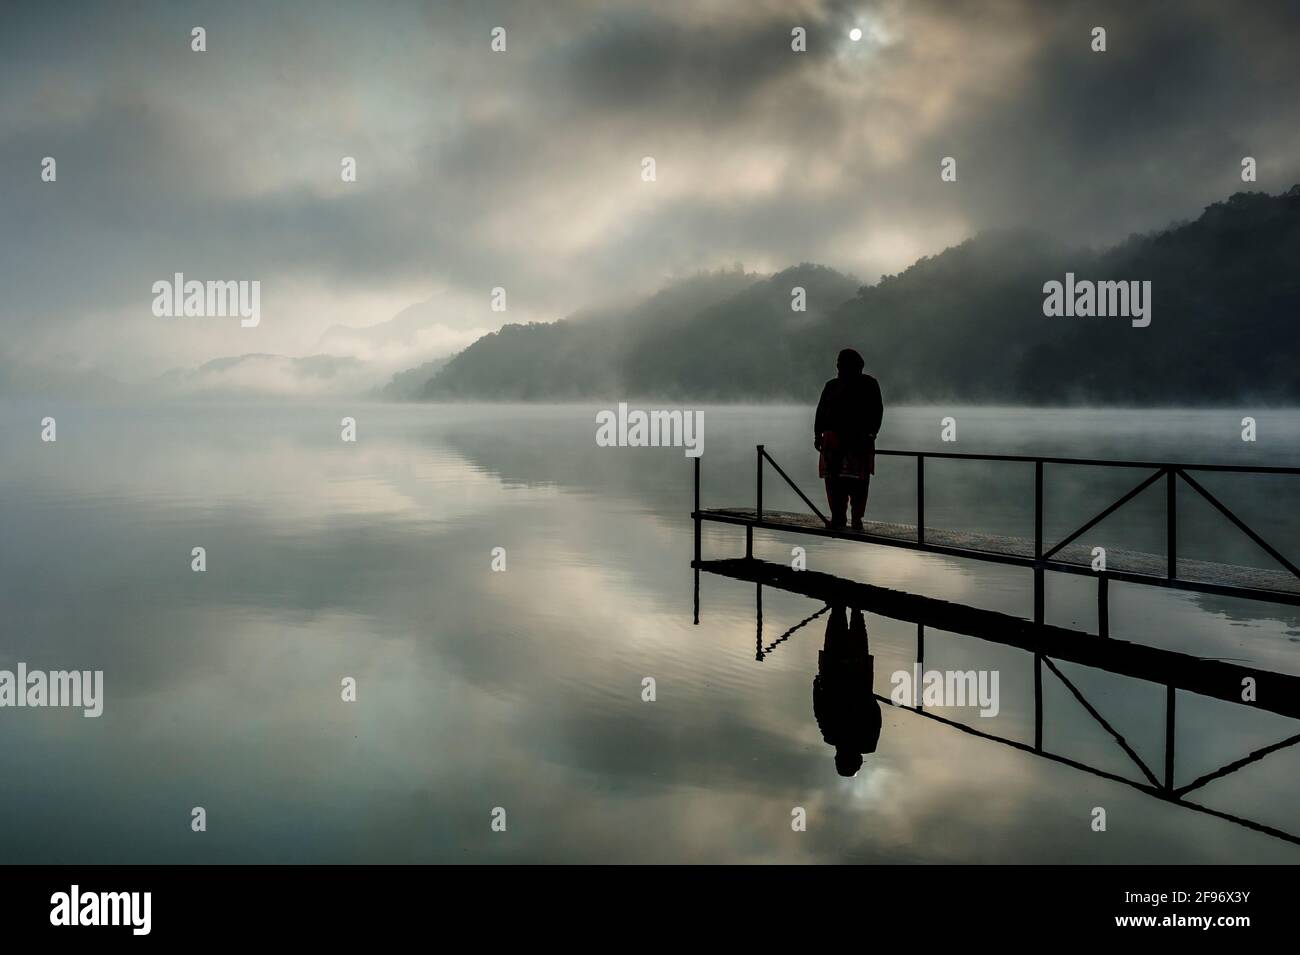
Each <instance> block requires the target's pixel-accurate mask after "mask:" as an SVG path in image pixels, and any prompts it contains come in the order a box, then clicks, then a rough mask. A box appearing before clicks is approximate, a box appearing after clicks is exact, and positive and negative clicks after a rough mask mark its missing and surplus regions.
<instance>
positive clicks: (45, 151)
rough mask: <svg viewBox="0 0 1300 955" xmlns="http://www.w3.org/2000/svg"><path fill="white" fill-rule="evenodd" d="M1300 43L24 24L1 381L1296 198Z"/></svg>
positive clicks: (711, 21) (894, 263) (758, 9)
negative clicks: (183, 296)
mask: <svg viewBox="0 0 1300 955" xmlns="http://www.w3.org/2000/svg"><path fill="white" fill-rule="evenodd" d="M196 26H201V27H203V28H204V29H205V30H206V32H207V50H206V52H201V53H199V52H193V51H192V50H191V49H190V44H191V30H192V29H193V28H194V27H196ZM498 26H500V27H504V28H505V30H506V51H505V52H504V53H494V52H493V51H492V50H491V48H490V42H491V31H492V29H493V28H494V27H498ZM1096 26H1101V27H1104V28H1105V29H1106V31H1107V47H1108V49H1107V52H1105V53H1094V52H1093V51H1092V50H1091V48H1090V44H1091V35H1090V34H1091V31H1092V28H1093V27H1096ZM796 27H803V28H805V29H806V31H807V51H806V52H803V53H796V52H794V51H793V50H792V49H791V31H792V30H793V29H794V28H796ZM854 28H856V29H858V30H861V31H862V32H861V38H860V39H858V40H856V41H855V40H853V39H851V38H850V31H851V30H853V29H854ZM1297 48H1300V6H1297V5H1296V4H1295V3H1294V2H1293V0H1281V2H1274V3H1266V2H1252V3H1249V4H1238V3H1227V2H1217V3H1211V2H1204V0H1185V2H1179V3H1155V2H1152V3H1142V4H1134V3H1132V2H1123V3H1114V4H1107V3H1068V2H1052V3H1047V2H1027V0H1026V2H1019V0H1001V2H999V0H983V2H978V3H975V2H972V3H961V2H953V0H949V2H934V3H927V2H918V0H906V2H904V0H897V2H894V0H881V2H870V0H861V2H833V0H729V2H722V0H656V2H654V3H649V2H637V3H633V2H600V3H598V2H584V0H545V2H538V0H532V2H518V3H510V4H502V3H491V2H483V0H472V2H420V3H417V2H397V0H394V2H382V3H380V2H376V3H361V2H349V3H343V2H339V3H330V2H326V0H303V2H276V0H267V2H257V3H253V2H215V0H214V2H210V3H180V2H167V3H163V2H158V3H134V2H125V0H122V2H113V3H102V4H89V3H88V4H77V5H72V6H68V7H62V6H59V7H57V8H56V7H55V6H51V5H42V4H36V3H31V2H29V3H26V4H23V5H22V6H15V7H11V8H9V9H7V10H6V14H5V22H4V30H3V34H2V35H0V170H3V173H4V180H3V184H2V185H0V213H2V215H3V221H4V225H5V228H4V230H3V238H2V239H0V282H3V288H4V296H3V299H2V300H0V301H2V308H3V312H2V313H0V321H2V322H3V329H4V337H3V339H0V371H2V370H3V369H4V368H9V369H14V368H28V369H31V368H50V367H53V368H59V369H63V370H65V371H68V370H72V371H75V372H77V373H84V372H89V371H92V370H101V371H104V372H107V373H108V374H110V375H112V376H114V377H116V378H118V379H121V380H125V381H144V380H148V379H149V378H151V377H152V376H156V375H158V374H161V373H163V372H165V371H167V370H169V369H172V368H176V367H193V366H194V365H197V364H198V363H201V362H204V361H207V360H210V359H214V358H219V357H223V356H231V355H241V354H245V353H250V352H267V353H275V354H284V355H291V356H306V355H311V354H317V353H321V352H325V353H333V354H349V355H355V356H357V357H359V358H362V359H365V360H368V361H371V362H373V363H376V364H378V365H382V366H384V367H385V368H387V367H394V368H396V367H407V366H409V365H412V364H418V363H419V361H423V360H425V359H426V358H427V357H430V356H431V355H434V354H437V353H440V352H442V353H445V352H447V351H449V350H452V349H455V348H458V347H460V346H463V345H464V344H466V343H467V342H468V341H470V340H472V339H473V338H474V337H476V335H477V334H479V333H480V332H481V331H482V330H485V329H491V328H495V327H497V326H498V325H500V324H501V322H502V320H503V319H504V320H508V321H529V320H539V321H548V320H552V319H555V318H559V317H562V316H564V315H566V314H568V313H571V312H573V311H575V310H577V309H580V308H582V307H586V306H592V305H598V304H602V303H606V302H610V301H618V300H621V299H625V298H627V297H630V296H634V295H639V294H642V293H644V292H647V291H650V290H653V289H655V288H657V287H659V286H661V285H662V284H664V283H665V282H666V281H669V280H670V279H671V278H672V277H673V276H676V275H682V274H689V273H691V272H695V271H698V270H700V269H709V268H716V267H719V266H731V265H732V264H733V263H735V262H738V261H739V262H742V263H744V265H745V267H746V268H748V269H751V270H758V271H771V270H777V269H780V268H782V267H784V266H787V265H791V264H795V263H798V262H800V261H815V262H820V263H823V264H827V265H831V266H835V267H837V268H840V269H843V270H845V271H849V272H852V273H853V274H855V275H857V276H858V277H859V278H861V279H863V280H864V281H873V280H875V279H876V278H877V277H878V276H879V275H880V274H881V273H885V272H895V271H898V270H900V269H902V268H904V267H906V266H907V265H908V264H910V263H911V262H913V261H914V260H915V259H916V258H918V257H920V256H922V255H926V254H932V253H935V252H939V251H941V250H942V249H943V248H945V247H947V246H949V245H952V244H954V243H956V242H959V241H961V240H962V239H964V238H967V237H969V236H971V235H973V234H975V233H977V232H979V231H980V230H982V229H986V228H992V227H999V226H1007V225H1029V226H1034V227H1038V228H1041V229H1044V230H1046V231H1049V232H1051V233H1054V234H1057V235H1060V236H1062V237H1064V238H1067V239H1070V240H1073V241H1077V242H1080V243H1088V244H1102V243H1106V242H1109V241H1113V240H1115V239H1119V238H1123V237H1124V236H1126V235H1127V234H1129V233H1130V232H1133V231H1145V230H1149V229H1153V228H1158V227H1161V226H1163V225H1165V224H1167V223H1168V222H1169V221H1171V220H1174V219H1180V218H1188V217H1193V216H1195V215H1196V214H1197V213H1198V212H1199V210H1200V209H1201V208H1202V207H1203V206H1204V205H1206V204H1208V203H1210V202H1212V201H1215V200H1217V199H1221V198H1224V197H1225V196H1227V195H1229V194H1231V193H1232V192H1234V191H1237V190H1239V189H1241V188H1244V187H1243V185H1242V183H1241V180H1240V163H1241V158H1242V157H1243V156H1247V155H1249V156H1254V157H1256V158H1257V160H1258V168H1259V182H1258V185H1257V186H1256V187H1255V188H1260V189H1264V190H1266V191H1269V192H1278V191H1281V190H1284V189H1286V188H1287V187H1289V186H1290V185H1291V184H1292V183H1293V182H1296V181H1300V122H1297V111H1296V109H1295V96H1296V88H1297V83H1296V80H1297V73H1298V72H1300V70H1297V67H1296V66H1295V50H1296V49H1297ZM46 156H52V157H54V158H55V159H56V161H57V174H58V178H57V181H56V182H54V183H48V182H42V181H41V175H40V173H41V162H42V159H43V157H46ZM344 156H352V157H355V158H356V161H357V172H358V181H357V182H355V183H344V182H343V181H341V176H340V163H341V160H342V157H344ZM646 156H651V157H654V159H655V162H656V172H657V180H656V181H655V182H645V181H643V180H642V176H641V169H642V165H641V161H642V158H643V157H646ZM945 156H952V157H954V158H955V159H956V160H957V169H958V181H957V182H955V183H944V182H941V181H940V178H939V164H940V160H941V159H942V158H943V157H945ZM175 272H183V273H184V274H185V275H186V276H187V277H188V278H197V279H246V280H252V279H256V280H259V281H260V282H261V283H262V303H261V311H262V320H261V324H260V325H259V326H258V327H257V328H252V329H250V328H241V327H240V325H239V322H238V320H237V319H233V320H232V319H222V318H204V319H188V320H179V321H168V320H166V319H160V318H157V317H155V316H154V315H153V313H152V311H151V307H150V306H151V303H152V299H153V295H152V292H151V286H152V284H153V283H154V282H155V281H158V280H160V279H168V278H170V277H171V276H172V274H173V273H175ZM495 286H502V287H504V288H506V289H507V294H508V305H509V310H508V312H507V313H506V314H505V315H504V316H503V315H501V314H498V313H494V312H492V311H491V310H490V309H489V296H490V292H491V289H492V288H493V287H495ZM412 306H414V308H413V309H412V310H410V311H407V312H406V313H405V321H404V322H403V323H402V328H401V329H398V330H397V331H398V332H399V333H395V334H387V335H376V334H369V335H367V334H361V335H355V334H351V333H349V332H347V331H346V330H341V329H339V328H338V327H337V326H340V325H344V326H354V327H362V326H369V325H375V324H377V323H381V322H386V321H388V320H390V319H392V318H393V317H394V316H395V315H398V314H399V313H402V312H403V310H406V309H411V307H412Z"/></svg>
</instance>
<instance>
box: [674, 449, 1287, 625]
mask: <svg viewBox="0 0 1300 955" xmlns="http://www.w3.org/2000/svg"><path fill="white" fill-rule="evenodd" d="M756 450H757V454H756V463H757V469H756V474H755V503H754V506H753V507H745V506H727V507H713V508H704V507H701V506H700V459H699V458H698V457H697V458H695V459H694V462H695V464H694V467H695V509H694V510H693V511H692V512H691V518H692V519H693V521H694V523H695V562H696V563H697V564H698V563H699V562H700V559H701V554H700V537H701V527H702V525H703V524H704V523H705V522H714V523H722V524H735V525H739V526H742V527H744V528H745V557H746V558H752V557H753V555H754V531H755V530H756V529H759V530H769V531H778V532H786V533H794V534H807V535H813V536H817V537H828V538H835V539H840V540H851V541H858V542H861V543H864V544H877V545H883V546H887V547H902V548H907V549H910V550H917V551H923V552H926V553H932V554H941V555H945V556H949V557H960V558H966V559H970V560H980V561H990V562H994V563H1001V564H1010V565H1013V566H1018V567H1025V568H1029V569H1030V570H1032V572H1033V596H1034V613H1033V619H1034V620H1035V621H1036V622H1039V623H1041V622H1042V621H1043V618H1044V612H1045V608H1044V601H1045V587H1044V575H1045V574H1046V573H1047V572H1049V571H1050V572H1054V573H1066V574H1077V575H1083V576H1088V577H1093V578H1095V579H1096V581H1097V619H1098V631H1099V633H1100V634H1101V635H1103V636H1105V635H1107V633H1108V632H1109V600H1110V598H1109V589H1110V584H1111V583H1112V582H1114V581H1122V582H1125V583H1135V584H1147V585H1151V586H1158V587H1167V588H1172V589H1176V590H1187V591H1194V592H1198V593H1206V594H1216V595H1220V596H1226V597H1240V598H1244V599H1248V600H1258V601H1267V602H1270V603H1278V604H1287V605H1291V606H1300V567H1297V566H1296V565H1295V564H1294V563H1293V562H1292V561H1291V560H1290V559H1288V558H1287V556H1286V555H1285V554H1283V553H1282V552H1281V551H1279V550H1278V549H1277V548H1276V547H1274V546H1273V545H1272V544H1270V543H1269V542H1268V541H1266V540H1265V539H1264V538H1263V537H1262V536H1260V534H1259V533H1257V532H1256V531H1255V530H1254V529H1252V528H1251V527H1249V526H1247V524H1246V523H1245V522H1244V521H1243V520H1242V519H1241V518H1239V517H1238V516H1237V515H1236V514H1235V513H1233V511H1232V509H1231V508H1229V507H1228V506H1227V505H1226V504H1224V503H1223V502H1222V501H1220V500H1219V499H1218V498H1217V497H1215V496H1214V495H1213V494H1212V493H1211V492H1210V491H1209V490H1207V489H1206V488H1205V486H1204V485H1202V484H1201V482H1200V481H1198V480H1197V479H1196V477H1195V476H1194V475H1195V474H1197V473H1200V472H1217V473H1246V474H1287V475H1297V476H1300V468H1293V467H1276V466H1253V465H1235V464H1178V463H1169V462H1163V463H1162V462H1150V461H1111V460H1100V459H1092V458H1055V457H1027V456H1022V455H1006V454H956V453H951V452H928V451H893V450H877V451H876V454H877V455H894V456H901V457H912V458H915V459H916V522H915V523H914V524H904V523H887V522H882V521H869V522H867V523H866V524H865V525H864V528H863V530H861V531H854V530H851V529H845V528H840V529H832V528H831V527H830V526H829V525H830V522H829V521H828V520H827V519H826V516H825V515H824V514H822V512H821V511H820V510H819V509H818V507H817V505H816V504H814V503H813V501H812V499H811V498H809V497H808V495H807V494H805V493H804V491H803V490H802V489H801V488H800V487H799V486H798V485H797V484H795V483H794V481H792V480H791V479H790V476H789V475H788V474H786V473H785V471H784V470H782V468H781V466H780V465H779V464H777V463H776V461H774V460H773V459H772V456H771V455H770V454H768V453H767V451H766V450H765V449H764V447H763V445H761V444H760V445H758V447H757V449H756ZM927 458H943V459H958V460H974V461H1007V462H1021V463H1024V464H1026V465H1032V466H1033V468H1034V500H1033V504H1034V514H1033V520H1034V537H1033V539H1032V540H1031V539H1029V538H1024V537H1011V536H1002V535H996V534H985V533H978V532H973V531H961V530H952V529H944V528H936V527H930V526H927V524H926V522H925V490H926V481H925V462H926V459H927ZM1048 465H1051V466H1052V467H1054V468H1056V467H1061V466H1065V467H1076V468H1097V467H1100V468H1109V469H1115V468H1121V469H1122V468H1127V469H1133V470H1137V471H1145V472H1148V473H1147V474H1146V475H1145V477H1144V478H1143V479H1142V480H1141V481H1139V482H1138V483H1137V484H1136V485H1135V486H1134V487H1133V488H1132V489H1131V490H1129V491H1128V493H1126V494H1124V495H1123V496H1121V497H1120V498H1119V499H1118V500H1116V501H1114V502H1112V503H1111V504H1110V505H1109V506H1107V507H1105V508H1103V509H1102V510H1101V511H1100V512H1099V513H1097V514H1096V515H1094V516H1093V517H1092V518H1091V519H1090V520H1088V521H1087V522H1085V523H1084V524H1083V525H1081V526H1080V527H1078V528H1077V529H1076V530H1075V531H1073V532H1072V533H1070V534H1068V535H1066V536H1065V537H1064V538H1063V539H1061V540H1060V541H1058V542H1057V543H1056V544H1054V545H1050V546H1049V543H1048V542H1047V541H1046V540H1045V539H1044V537H1043V501H1044V492H1043V485H1044V480H1045V473H1046V467H1047V466H1048ZM765 466H770V467H771V468H772V469H773V470H775V471H776V473H777V474H778V475H779V476H780V477H781V478H782V480H784V481H785V482H786V484H788V485H789V486H790V487H791V488H792V489H793V490H794V492H795V493H796V494H798V495H799V497H800V498H801V499H802V500H803V502H804V504H806V505H807V506H808V510H809V511H810V512H811V513H807V514H804V513H797V512H792V511H773V510H768V509H765V508H764V507H763V474H764V468H765ZM1160 485H1162V486H1163V490H1164V494H1163V497H1164V504H1165V542H1166V550H1165V553H1163V554H1151V553H1144V552H1141V551H1133V550H1124V549H1111V548H1107V550H1106V560H1105V569H1104V570H1094V569H1093V567H1092V548H1091V546H1090V545H1089V544H1088V543H1086V538H1085V535H1086V534H1087V533H1088V532H1089V531H1090V530H1092V528H1094V527H1096V526H1097V525H1098V524H1100V523H1101V522H1102V521H1103V520H1105V519H1106V518H1107V517H1109V516H1111V515H1112V514H1114V513H1115V512H1116V511H1118V510H1119V509H1120V508H1122V507H1123V506H1124V505H1125V504H1127V503H1128V502H1129V501H1132V500H1133V499H1134V498H1136V497H1137V496H1138V495H1140V494H1142V493H1143V492H1144V491H1146V490H1147V489H1148V488H1152V487H1156V486H1160ZM1180 488H1183V489H1184V493H1186V492H1187V491H1191V492H1193V493H1195V494H1196V495H1198V496H1199V497H1200V498H1202V499H1204V500H1205V501H1207V502H1209V504H1210V505H1211V506H1213V507H1214V508H1215V510H1217V511H1218V512H1219V513H1220V514H1222V515H1223V516H1224V517H1225V518H1227V520H1228V521H1229V522H1230V523H1232V525H1233V526H1235V527H1236V528H1237V530H1238V531H1240V532H1241V533H1242V534H1243V535H1245V536H1246V537H1247V538H1249V539H1250V540H1251V541H1253V542H1254V543H1255V544H1256V545H1257V546H1258V547H1259V548H1260V550H1262V551H1263V552H1264V553H1265V554H1267V555H1268V556H1269V558H1271V559H1272V561H1273V562H1274V564H1275V566H1274V567H1271V568H1270V567H1252V566H1245V565H1240V564H1231V563H1226V562H1215V561H1206V560H1191V559H1188V558H1186V557H1182V556H1180V555H1179V553H1178V491H1179V489H1180Z"/></svg>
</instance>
